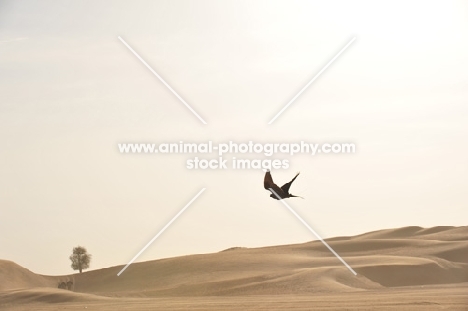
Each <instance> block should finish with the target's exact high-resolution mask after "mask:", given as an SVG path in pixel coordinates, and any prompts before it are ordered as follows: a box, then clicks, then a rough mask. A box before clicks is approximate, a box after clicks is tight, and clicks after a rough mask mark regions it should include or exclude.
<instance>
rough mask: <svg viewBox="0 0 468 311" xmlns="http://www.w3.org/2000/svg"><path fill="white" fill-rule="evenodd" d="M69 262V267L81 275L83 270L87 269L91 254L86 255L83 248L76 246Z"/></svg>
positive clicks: (86, 252)
mask: <svg viewBox="0 0 468 311" xmlns="http://www.w3.org/2000/svg"><path fill="white" fill-rule="evenodd" d="M70 260H71V262H72V264H71V267H72V268H73V270H79V271H80V273H81V272H82V271H83V269H88V268H89V263H90V262H91V254H88V251H87V250H86V248H84V247H83V246H77V247H74V248H73V253H72V254H71V255H70Z"/></svg>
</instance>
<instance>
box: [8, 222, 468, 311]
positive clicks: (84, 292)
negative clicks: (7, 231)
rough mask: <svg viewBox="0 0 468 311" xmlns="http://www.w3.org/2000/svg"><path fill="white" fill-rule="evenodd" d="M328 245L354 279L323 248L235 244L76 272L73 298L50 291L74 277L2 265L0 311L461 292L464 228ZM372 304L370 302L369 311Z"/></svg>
mask: <svg viewBox="0 0 468 311" xmlns="http://www.w3.org/2000/svg"><path fill="white" fill-rule="evenodd" d="M327 242H328V243H329V244H330V246H331V247H332V248H333V249H334V250H335V251H336V252H337V253H338V254H340V255H341V256H342V257H343V258H344V259H345V260H346V262H347V263H348V264H349V265H350V266H351V267H353V269H354V270H355V271H356V272H357V273H358V275H357V276H354V275H353V274H352V273H351V272H350V271H349V270H348V269H347V268H346V267H345V266H343V265H342V263H341V262H340V261H339V260H338V259H337V258H336V257H334V256H333V254H331V253H330V251H329V250H328V249H327V248H326V247H324V245H323V244H322V243H321V242H320V241H313V242H308V243H303V244H294V245H281V246H273V247H263V248H252V249H249V248H243V247H233V248H230V249H228V250H225V251H222V252H219V253H214V254H204V255H190V256H183V257H177V258H168V259H161V260H154V261H148V262H142V263H134V264H132V265H131V266H130V267H129V268H128V269H127V270H126V271H125V272H124V273H123V274H122V275H121V276H119V277H118V276H117V273H118V272H119V271H120V270H121V269H122V267H123V266H118V267H112V268H107V269H100V270H94V271H89V272H84V273H82V274H75V275H74V281H75V284H74V292H72V291H67V290H61V289H57V284H58V281H59V280H60V279H64V278H67V277H68V278H71V277H72V276H71V275H70V276H57V277H54V276H42V275H37V274H34V273H33V272H31V271H29V270H27V269H25V268H22V267H20V266H19V265H17V264H15V263H13V262H10V261H4V260H0V280H1V282H0V307H1V306H2V303H3V306H4V307H5V306H6V307H8V306H13V307H15V308H16V307H18V306H20V305H22V304H31V303H38V304H39V305H38V306H36V307H37V308H39V306H42V307H44V308H46V306H47V304H50V303H71V305H70V307H73V306H74V305H75V304H77V306H78V305H80V303H83V302H87V303H91V304H92V303H95V304H96V306H98V305H99V306H107V305H109V304H108V302H109V301H112V303H115V299H117V301H125V302H126V304H132V303H136V302H135V301H136V300H134V299H147V298H151V299H153V300H151V299H150V300H149V301H148V300H143V301H145V303H148V304H149V305H150V307H148V308H149V309H151V308H152V307H155V306H157V305H151V303H162V301H164V302H165V303H170V302H171V301H173V300H170V299H174V298H175V297H179V298H181V299H183V297H199V299H201V300H200V301H205V300H203V299H208V298H206V297H213V296H217V297H219V296H222V297H225V299H226V300H223V301H233V300H232V299H233V298H234V297H252V296H256V297H263V298H258V299H260V300H262V299H263V300H264V299H267V298H266V297H276V298H274V299H279V297H280V296H281V297H284V299H293V298H287V297H296V298H294V299H293V300H294V301H296V300H297V301H302V300H301V299H305V298H300V297H308V298H307V299H319V298H318V297H323V295H325V296H327V295H331V296H330V297H338V295H341V296H340V297H348V296H346V295H349V297H355V298H356V297H363V298H362V299H366V300H368V301H372V299H374V298H375V297H374V296H373V295H386V294H388V293H391V292H394V293H403V292H404V293H406V291H410V292H412V291H418V292H419V293H421V290H422V288H425V290H426V291H429V292H430V290H431V288H432V289H433V290H435V292H436V293H442V292H444V289H447V290H448V289H450V291H449V293H453V294H455V293H457V290H455V289H464V290H465V291H466V289H467V288H468V287H467V284H468V227H434V228H428V229H425V228H421V227H405V228H399V229H390V230H380V231H375V232H369V233H366V234H362V235H358V236H354V237H336V238H331V239H328V240H327ZM429 292H425V293H428V294H427V295H428V299H429V298H430V297H432V299H436V297H437V295H435V294H433V293H431V294H429ZM466 292H468V291H466ZM371 293H373V294H372V295H371ZM343 295H345V296H343ZM405 295H406V294H405ZM405 295H404V297H406V296H405ZM467 296H468V295H465V296H463V295H462V294H460V296H456V297H458V300H457V299H456V298H453V297H451V298H450V299H451V300H450V301H452V302H453V303H455V305H451V306H452V307H453V309H460V310H468V298H467ZM111 297H112V298H111ZM116 297H118V298H116ZM203 297H205V298H203ZM229 297H233V298H229ZM364 297H367V298H364ZM389 297H391V296H389ZM402 297H403V296H402ZM408 297H411V295H409V296H408ZM446 297H449V296H448V295H446ZM155 298H158V299H156V300H155ZM119 299H120V300H119ZM122 299H123V300H122ZM132 299H133V300H132ZM160 299H163V300H160ZM164 299H166V300H164ZM167 299H169V300H167ZM216 299H221V298H216ZM216 299H215V300H216ZM249 299H250V298H249ZM271 299H273V298H271ZM271 299H270V300H271ZM274 299H273V300H274ZM307 299H306V300H307ZM401 299H402V301H404V299H403V298H401ZM408 299H410V300H408V301H409V302H411V298H408ZM415 299H416V298H415ZM440 299H442V300H443V299H445V298H444V297H442V296H441V297H440ZM447 299H448V298H447ZM267 300H268V299H267ZM270 300H268V301H270ZM429 300H430V299H429ZM442 300H441V301H442ZM138 301H139V302H138V303H143V302H142V301H140V300H138ZM177 301H179V300H177ZM288 301H289V300H288ZM304 301H305V300H304ZM334 301H335V302H336V303H338V302H339V301H341V300H340V299H337V300H334ZM357 301H358V302H360V303H364V302H365V301H361V300H359V299H358V300H357ZM424 301H425V300H424ZM429 302H430V301H429ZM109 303H110V302H109ZM379 303H381V301H380V302H377V301H376V302H375V306H378V305H379ZM388 303H390V305H391V303H397V301H394V302H392V301H389V302H388ZM434 303H435V302H434ZM437 303H439V302H437ZM306 305H307V304H306ZM364 305H365V304H364ZM419 306H420V305H417V306H416V305H413V306H412V307H414V308H413V309H415V308H416V307H419ZM140 307H142V305H140ZM173 307H174V306H173ZM290 307H291V308H292V306H290ZM426 307H427V306H426ZM142 308H143V307H142ZM98 309H99V308H98ZM104 309H105V308H104ZM104 309H103V310H104ZM136 309H138V308H136ZM181 309H183V307H182V308H181ZM416 309H417V308H416ZM429 309H430V308H426V309H424V308H422V309H421V310H429Z"/></svg>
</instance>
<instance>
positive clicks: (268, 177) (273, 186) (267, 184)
mask: <svg viewBox="0 0 468 311" xmlns="http://www.w3.org/2000/svg"><path fill="white" fill-rule="evenodd" d="M263 187H264V188H265V189H266V190H268V191H270V188H271V189H273V191H275V192H276V194H278V195H279V196H280V197H283V196H284V193H283V190H282V189H281V188H280V187H278V186H277V185H276V184H275V183H274V182H273V178H272V177H271V173H270V171H267V172H266V173H265V179H264V180H263Z"/></svg>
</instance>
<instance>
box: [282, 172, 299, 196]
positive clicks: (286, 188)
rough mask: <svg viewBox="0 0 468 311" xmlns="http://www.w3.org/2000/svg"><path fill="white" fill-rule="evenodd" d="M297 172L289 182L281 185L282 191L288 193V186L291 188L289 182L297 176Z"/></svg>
mask: <svg viewBox="0 0 468 311" xmlns="http://www.w3.org/2000/svg"><path fill="white" fill-rule="evenodd" d="M299 174H300V172H297V174H296V176H294V178H293V179H292V180H291V181H290V182H288V183H285V184H284V185H282V186H281V190H283V191H284V193H289V188H291V184H292V183H293V181H294V180H295V179H296V178H297V176H299Z"/></svg>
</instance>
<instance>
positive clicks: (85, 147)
mask: <svg viewBox="0 0 468 311" xmlns="http://www.w3.org/2000/svg"><path fill="white" fill-rule="evenodd" d="M118 36H121V37H122V38H123V39H124V40H125V41H126V42H127V43H128V44H129V45H130V46H132V48H134V50H135V51H137V52H138V53H139V54H140V56H141V57H142V58H143V59H145V60H146V61H147V63H148V64H149V65H150V66H151V67H152V68H153V69H154V70H155V71H156V72H157V73H158V74H160V75H161V76H162V77H163V78H164V79H165V80H166V81H167V83H168V84H169V85H170V86H171V87H172V88H173V89H174V90H176V91H177V92H178V93H179V94H180V96H182V98H184V99H185V100H186V101H187V103H189V104H190V106H191V107H193V109H194V110H195V111H197V113H199V114H200V116H201V117H202V118H203V119H204V120H206V122H207V124H206V125H204V124H202V123H201V122H200V121H199V120H198V119H197V118H196V117H195V116H194V115H193V114H192V113H191V112H190V111H189V110H188V109H187V108H186V107H185V106H184V105H183V104H182V103H181V102H180V101H179V100H178V99H177V98H176V97H175V96H174V95H173V94H172V93H171V92H170V91H169V90H168V89H167V88H166V87H165V86H164V85H163V84H162V83H161V82H160V81H159V80H158V79H157V78H156V77H155V76H153V75H152V74H151V72H150V71H149V70H148V69H147V68H145V67H144V66H143V65H142V64H141V62H139V61H138V60H137V59H136V57H135V56H134V55H133V54H132V53H131V52H130V51H129V50H128V49H127V48H126V47H125V46H124V45H123V44H122V42H121V41H119V39H118ZM353 37H355V38H356V39H355V41H354V42H353V43H352V44H351V45H350V46H349V48H348V49H347V50H346V51H345V52H343V54H341V55H340V57H339V58H338V59H337V60H336V61H335V62H334V63H333V64H332V65H331V66H329V67H328V68H327V69H326V70H325V71H324V72H323V74H322V75H321V76H320V77H319V78H318V79H317V80H316V81H314V83H312V84H311V85H310V87H309V88H308V89H307V90H306V91H305V92H303V93H302V94H301V96H300V97H298V99H297V100H296V101H295V102H294V103H293V104H292V105H291V106H290V107H289V108H288V109H287V110H286V111H285V112H284V113H283V114H282V115H281V116H280V117H278V119H277V120H276V121H275V122H274V123H273V124H270V125H268V122H269V121H270V120H271V119H272V118H273V117H274V116H275V115H276V113H277V112H278V111H279V110H280V109H281V108H283V107H284V106H285V105H286V103H287V102H288V101H289V100H290V99H291V98H293V97H294V96H295V95H296V94H297V93H298V92H299V91H300V90H301V89H302V88H303V87H304V86H305V85H306V84H307V83H308V82H309V81H310V80H311V79H312V78H313V77H314V76H315V75H316V74H317V73H318V72H319V71H320V70H321V69H322V68H323V67H324V66H325V65H326V64H327V63H328V62H329V61H330V60H331V59H332V58H333V56H334V55H336V54H337V53H338V51H340V49H342V48H343V47H344V46H345V45H346V43H348V42H349V41H350V40H351V39H352V38H353ZM466 55H468V4H467V3H466V2H463V1H443V2H442V1H437V2H434V1H381V2H378V3H377V2H375V1H354V2H349V1H274V2H272V1H268V2H267V1H148V2H146V1H136V2H133V1H132V2H125V1H80V2H78V1H76V2H72V1H41V2H39V1H36V2H35V1H0V245H1V247H0V258H1V259H7V260H12V261H14V262H16V263H18V264H20V265H22V266H24V267H26V268H28V269H30V270H32V271H34V272H36V273H41V274H50V275H59V274H69V273H72V272H73V270H72V269H71V268H70V261H69V259H68V256H69V255H70V254H71V251H72V248H73V247H75V246H77V245H82V246H85V247H86V248H87V249H88V251H89V253H91V254H92V255H93V259H92V261H91V269H101V268H106V267H111V266H115V265H123V264H126V263H127V262H129V261H130V260H131V259H132V258H133V257H134V256H135V254H137V253H138V252H139V251H140V250H141V249H142V248H143V247H144V246H145V245H146V243H148V241H150V240H151V239H152V238H153V237H154V236H155V235H156V233H158V231H159V230H161V229H162V228H163V227H164V226H165V225H166V224H167V223H168V222H169V221H170V220H171V219H172V218H173V217H174V216H175V215H176V214H177V213H178V212H179V211H180V210H181V209H182V207H184V206H185V205H186V204H187V203H188V202H189V201H190V200H191V199H192V198H193V197H194V196H195V195H196V194H197V193H198V192H199V191H200V190H201V189H202V188H206V190H205V192H203V194H202V195H200V197H198V198H197V200H196V201H195V202H194V203H193V204H192V205H191V206H190V207H189V208H188V209H187V210H186V211H185V212H184V213H183V214H182V215H181V216H180V217H179V218H178V219H177V220H176V221H175V222H174V223H173V224H172V225H171V226H170V227H169V228H168V229H167V230H166V231H165V232H164V233H163V234H162V235H161V236H160V237H159V238H158V239H157V240H156V241H155V242H154V243H152V244H151V246H150V247H148V249H146V251H145V252H144V253H143V254H142V255H141V256H140V257H139V258H138V259H137V261H147V260H154V259H158V258H166V257H174V256H182V255H188V254H200V253H210V252H217V251H221V250H223V249H226V248H230V247H235V246H243V247H261V246H267V245H279V244H290V243H302V242H306V241H310V240H314V239H315V237H314V236H313V235H312V234H311V233H310V232H309V231H308V230H307V229H306V228H305V227H304V226H303V225H302V224H301V223H300V222H299V221H298V220H297V219H296V218H295V217H294V216H293V215H292V214H291V213H290V212H289V211H288V210H287V209H286V208H285V207H284V206H283V205H282V204H281V203H279V202H278V201H276V200H272V199H271V198H270V197H269V192H268V191H266V190H265V189H263V177H264V172H263V171H261V170H232V169H227V170H188V169H187V168H186V166H185V161H186V160H187V159H189V158H191V157H192V156H193V155H192V156H191V155H162V154H158V155H154V154H153V155H148V154H140V155H135V154H134V155H130V154H121V153H119V151H118V148H117V144H118V143H133V142H135V143H139V142H154V143H160V142H178V141H181V140H182V141H185V142H188V141H192V142H205V141H208V140H212V141H214V142H218V143H220V142H228V141H230V140H233V141H237V142H248V141H249V140H252V141H256V142H263V143H266V142H300V141H301V140H304V141H309V142H317V143H321V142H331V143H333V142H350V143H354V144H355V145H356V153H355V154H346V155H344V154H339V155H338V154H327V155H324V154H321V155H317V156H314V157H312V156H308V155H295V156H292V157H283V158H285V159H288V160H289V161H290V167H289V168H288V169H287V170H281V169H279V170H274V171H273V172H272V174H273V178H274V180H275V181H276V182H277V183H278V184H282V183H285V182H287V181H289V180H290V179H291V178H292V177H293V176H294V175H295V173H296V172H297V171H300V172H301V175H300V176H299V177H298V178H297V179H296V181H295V182H294V184H293V186H292V187H291V192H292V193H293V194H296V195H301V196H303V197H304V198H305V199H304V200H302V199H288V201H287V202H288V203H289V204H290V206H291V207H292V208H294V210H296V212H297V213H298V214H299V215H300V216H301V217H302V218H303V219H304V220H305V221H306V222H307V223H309V225H310V226H311V227H312V228H314V230H315V231H317V233H319V234H320V235H321V236H322V237H324V238H326V237H333V236H343V235H355V234H360V233H364V232H367V231H372V230H379V229H384V228H395V227H402V226H412V225H415V226H422V227H432V226H440V225H450V226H461V225H466V220H467V219H468V209H467V203H468V192H467V191H466V189H467V186H468V179H467V178H466V176H467V173H468V162H467V161H466V158H467V153H468V146H467V140H466V137H467V135H468V105H467V104H468V87H467V85H468V58H467V57H466ZM226 157H227V158H230V157H231V156H230V155H226Z"/></svg>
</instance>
